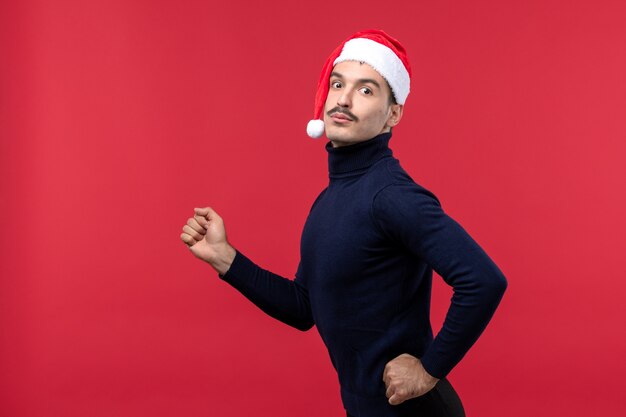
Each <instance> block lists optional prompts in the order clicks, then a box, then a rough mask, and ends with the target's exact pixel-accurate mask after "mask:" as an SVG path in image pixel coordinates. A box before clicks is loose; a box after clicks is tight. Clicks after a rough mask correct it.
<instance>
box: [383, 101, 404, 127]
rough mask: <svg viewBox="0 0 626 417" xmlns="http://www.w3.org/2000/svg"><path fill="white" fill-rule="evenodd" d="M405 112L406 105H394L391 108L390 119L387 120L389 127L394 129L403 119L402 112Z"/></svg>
mask: <svg viewBox="0 0 626 417" xmlns="http://www.w3.org/2000/svg"><path fill="white" fill-rule="evenodd" d="M403 111H404V105H402V104H392V105H391V106H390V108H389V118H388V119H387V126H388V127H394V126H395V125H397V124H398V123H400V120H401V119H402V112H403Z"/></svg>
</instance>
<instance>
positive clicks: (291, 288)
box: [221, 251, 314, 331]
mask: <svg viewBox="0 0 626 417" xmlns="http://www.w3.org/2000/svg"><path fill="white" fill-rule="evenodd" d="M299 277H300V267H298V272H297V273H296V279H295V280H294V281H292V280H289V279H287V278H283V277H281V276H279V275H276V274H274V273H273V272H270V271H267V270H265V269H262V268H260V267H259V266H257V265H256V264H255V263H254V262H252V261H251V260H250V259H248V258H247V257H246V256H244V255H243V254H242V253H241V252H239V251H237V254H236V255H235V259H234V260H233V263H232V265H231V266H230V269H229V270H228V271H227V272H226V273H225V274H224V275H222V276H221V278H222V279H223V280H224V281H226V282H228V283H229V284H230V285H231V286H233V287H234V288H235V289H237V290H238V291H239V292H240V293H242V294H243V295H244V296H245V297H246V298H248V299H249V300H250V301H251V302H253V303H254V304H255V305H256V306H257V307H259V308H260V309H261V310H263V311H264V312H265V313H267V314H268V315H270V316H272V317H274V318H275V319H277V320H280V321H282V322H283V323H286V324H288V325H290V326H293V327H295V328H296V329H299V330H302V331H306V330H309V329H310V328H311V327H313V325H314V322H313V316H312V314H311V305H310V303H309V296H308V292H307V290H306V287H305V286H304V285H303V284H302V283H301V281H302V280H301V279H300V278H299Z"/></svg>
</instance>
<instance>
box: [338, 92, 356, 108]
mask: <svg viewBox="0 0 626 417" xmlns="http://www.w3.org/2000/svg"><path fill="white" fill-rule="evenodd" d="M351 95H352V93H351V92H350V90H349V89H347V88H344V89H343V90H341V94H339V97H337V105H338V106H340V107H350V106H351V105H352V96H351Z"/></svg>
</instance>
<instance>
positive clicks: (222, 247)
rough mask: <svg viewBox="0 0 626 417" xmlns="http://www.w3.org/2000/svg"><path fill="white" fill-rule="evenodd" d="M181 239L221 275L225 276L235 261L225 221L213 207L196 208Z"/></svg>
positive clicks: (184, 227)
mask: <svg viewBox="0 0 626 417" xmlns="http://www.w3.org/2000/svg"><path fill="white" fill-rule="evenodd" d="M180 238H181V240H182V241H183V242H184V243H185V244H186V245H187V246H188V247H189V249H190V250H191V252H192V253H193V254H194V255H195V256H196V257H198V258H200V259H202V260H203V261H206V262H208V263H209V264H211V266H212V267H213V268H214V269H215V270H216V271H217V272H218V273H219V274H222V275H223V274H225V273H226V272H227V271H228V269H229V268H230V265H231V264H232V263H233V259H235V254H236V251H235V249H234V248H233V247H232V246H231V245H230V244H229V243H228V240H227V238H226V229H225V228H224V221H223V220H222V218H221V217H220V216H219V215H218V214H217V213H216V212H215V210H213V209H212V208H211V207H204V208H195V209H194V216H193V217H190V218H189V219H188V220H187V224H186V225H184V226H183V233H182V234H181V235H180Z"/></svg>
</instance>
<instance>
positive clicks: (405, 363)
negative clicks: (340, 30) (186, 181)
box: [181, 30, 507, 417]
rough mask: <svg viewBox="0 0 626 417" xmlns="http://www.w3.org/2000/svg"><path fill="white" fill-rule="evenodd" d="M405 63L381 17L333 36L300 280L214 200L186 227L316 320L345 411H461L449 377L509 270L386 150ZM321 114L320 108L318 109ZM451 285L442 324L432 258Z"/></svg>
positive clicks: (225, 269) (186, 235)
mask: <svg viewBox="0 0 626 417" xmlns="http://www.w3.org/2000/svg"><path fill="white" fill-rule="evenodd" d="M410 74H411V69H410V65H409V62H408V59H407V57H406V53H405V51H404V48H403V47H402V46H401V45H400V43H399V42H398V41H397V40H395V39H393V38H391V37H390V36H388V35H387V34H386V33H384V32H382V31H377V30H369V31H363V32H358V33H356V34H354V35H352V36H351V37H350V38H348V39H347V40H346V41H345V42H344V43H342V44H341V45H339V47H337V49H336V50H335V51H334V52H333V53H332V54H331V56H330V57H329V58H328V61H327V62H326V65H325V66H324V68H323V70H322V74H321V77H320V81H319V85H318V92H317V95H316V102H315V112H314V116H315V118H316V120H313V121H311V122H309V125H308V127H307V132H308V134H309V135H310V136H312V137H319V136H321V135H322V134H323V132H324V130H325V132H326V136H327V137H328V139H329V140H330V142H329V143H328V144H327V145H326V150H327V151H328V164H329V178H330V180H329V184H328V187H327V188H326V189H324V190H323V191H322V192H321V194H320V195H319V196H318V197H317V199H316V200H315V202H314V204H313V206H312V208H311V211H310V213H309V216H308V218H307V221H306V223H305V226H304V230H303V232H302V240H301V260H300V265H299V266H298V270H297V272H296V277H295V280H293V281H292V280H289V279H286V278H282V277H279V276H278V275H276V274H273V273H272V272H269V271H267V270H264V269H261V268H259V267H258V266H257V265H256V264H254V263H253V262H252V261H250V260H249V259H248V258H246V257H245V256H244V255H243V254H242V253H241V252H239V251H237V250H236V249H234V248H233V247H232V246H231V245H230V244H229V242H228V240H227V238H226V232H225V229H224V222H223V221H222V219H221V217H220V216H219V215H218V214H217V213H216V212H215V211H214V210H212V209H211V208H209V207H206V208H200V209H195V214H194V217H192V218H190V219H189V220H188V222H187V224H186V225H185V226H184V227H183V234H182V235H181V239H182V240H183V242H184V243H185V244H187V245H188V246H189V248H190V249H191V252H192V253H193V254H194V255H195V256H197V257H198V258H200V259H202V260H204V261H206V262H208V263H209V264H210V265H211V266H212V267H213V268H214V269H215V270H216V271H217V272H218V273H219V275H220V277H221V278H222V279H223V280H225V281H226V282H228V283H229V284H230V285H232V286H233V287H235V288H236V289H237V290H239V291H240V292H241V293H243V294H244V295H245V296H246V297H247V298H249V299H250V300H251V301H252V302H254V303H255V304H256V305H257V306H259V307H260V308H261V309H262V310H263V311H265V312H266V313H267V314H269V315H271V316H273V317H275V318H277V319H279V320H281V321H283V322H285V323H287V324H289V325H291V326H293V327H295V328H297V329H300V330H308V329H310V328H311V327H312V326H313V325H316V326H317V329H318V331H319V333H320V335H321V337H322V339H323V341H324V343H325V344H326V346H327V348H328V352H329V354H330V357H331V360H332V363H333V365H334V367H335V369H336V370H337V373H338V376H339V382H340V385H341V397H342V401H343V404H344V407H345V409H346V411H347V413H348V416H354V417H387V416H389V417H392V416H407V417H408V416H421V417H424V416H463V415H464V411H463V407H462V405H461V402H460V400H459V398H458V396H457V395H456V392H455V391H454V389H453V388H452V386H451V385H450V383H449V382H448V381H447V380H446V379H445V377H446V375H447V374H448V373H449V372H450V371H451V369H452V368H453V367H454V366H455V365H456V364H457V363H458V362H459V361H460V360H461V358H462V357H463V356H464V355H465V353H466V352H467V351H468V349H469V348H470V347H471V346H472V345H473V344H474V342H475V341H476V339H477V338H478V337H479V335H480V334H481V333H482V331H483V330H484V328H485V326H486V325H487V323H488V322H489V320H490V319H491V317H492V315H493V313H494V311H495V309H496V307H497V306H498V304H499V302H500V299H501V298H502V295H503V293H504V291H505V289H506V286H507V282H506V279H505V277H504V275H503V274H502V272H501V271H500V270H499V269H498V267H497V266H496V265H495V264H494V263H493V262H492V261H491V259H490V258H489V257H488V256H487V254H486V253H485V252H484V251H483V250H482V249H481V247H480V246H479V245H478V244H477V243H476V242H475V241H474V240H473V239H472V238H471V237H470V236H469V235H468V234H467V232H466V231H465V230H464V229H463V228H462V227H461V226H460V225H459V224H458V223H457V222H455V221H454V220H453V219H452V218H450V217H449V216H448V215H447V214H446V213H445V212H444V211H443V210H442V208H441V206H440V203H439V201H438V200H437V198H436V197H435V195H434V194H433V193H431V192H430V191H428V190H426V189H425V188H423V187H421V186H420V185H418V184H416V183H415V182H414V181H413V180H412V179H411V178H410V177H409V175H408V174H407V173H406V172H405V171H404V170H403V169H402V168H401V166H400V164H399V162H398V160H397V159H395V158H394V157H393V155H392V151H391V149H389V146H388V143H389V139H390V138H391V128H392V127H393V126H395V125H397V124H398V123H399V122H400V120H401V118H402V115H403V110H404V102H405V100H406V98H407V96H408V94H409V84H410ZM321 117H323V120H321V119H320V118H321ZM433 270H435V271H436V272H437V273H438V274H439V275H441V277H443V279H444V280H445V281H446V283H448V284H449V285H451V286H452V287H453V288H454V296H453V298H452V303H451V305H450V308H449V310H448V313H447V315H446V319H445V322H444V325H443V327H442V329H441V331H440V332H439V333H438V334H437V337H435V338H433V333H432V330H431V326H430V319H429V314H430V295H431V284H432V271H433Z"/></svg>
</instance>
